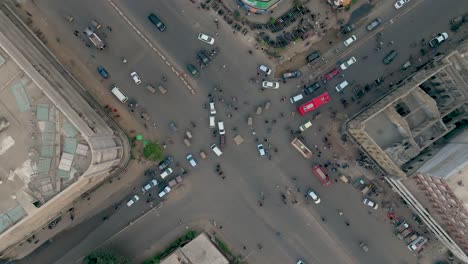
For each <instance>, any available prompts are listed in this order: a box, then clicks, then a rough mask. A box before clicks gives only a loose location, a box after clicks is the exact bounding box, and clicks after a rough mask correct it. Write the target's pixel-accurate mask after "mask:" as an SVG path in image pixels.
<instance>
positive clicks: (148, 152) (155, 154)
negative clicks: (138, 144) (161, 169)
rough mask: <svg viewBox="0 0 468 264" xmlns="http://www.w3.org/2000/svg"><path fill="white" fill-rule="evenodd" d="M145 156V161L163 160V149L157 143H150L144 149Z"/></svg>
mask: <svg viewBox="0 0 468 264" xmlns="http://www.w3.org/2000/svg"><path fill="white" fill-rule="evenodd" d="M143 156H144V157H145V159H150V160H161V159H162V158H163V149H162V147H161V146H160V145H159V144H157V143H155V142H148V144H146V145H145V147H144V148H143Z"/></svg>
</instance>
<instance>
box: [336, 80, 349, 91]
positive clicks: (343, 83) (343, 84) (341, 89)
mask: <svg viewBox="0 0 468 264" xmlns="http://www.w3.org/2000/svg"><path fill="white" fill-rule="evenodd" d="M348 84H349V83H348V81H346V80H345V81H342V82H341V83H340V84H338V85H337V86H336V87H335V90H336V91H337V92H341V91H343V90H344V88H346V87H347V86H348Z"/></svg>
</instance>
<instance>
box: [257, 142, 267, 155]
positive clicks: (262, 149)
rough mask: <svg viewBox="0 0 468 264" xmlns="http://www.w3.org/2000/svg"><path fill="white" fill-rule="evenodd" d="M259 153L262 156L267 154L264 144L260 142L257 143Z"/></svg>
mask: <svg viewBox="0 0 468 264" xmlns="http://www.w3.org/2000/svg"><path fill="white" fill-rule="evenodd" d="M257 149H258V153H259V154H260V157H261V156H265V148H264V147H263V144H258V145H257Z"/></svg>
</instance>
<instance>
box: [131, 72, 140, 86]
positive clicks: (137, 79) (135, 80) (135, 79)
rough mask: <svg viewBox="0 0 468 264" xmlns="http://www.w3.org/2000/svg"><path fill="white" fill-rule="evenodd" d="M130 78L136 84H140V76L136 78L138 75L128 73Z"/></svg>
mask: <svg viewBox="0 0 468 264" xmlns="http://www.w3.org/2000/svg"><path fill="white" fill-rule="evenodd" d="M130 76H131V77H132V79H133V81H134V82H135V83H136V84H140V83H141V79H140V76H138V73H136V72H132V73H130Z"/></svg>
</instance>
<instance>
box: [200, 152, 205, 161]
mask: <svg viewBox="0 0 468 264" xmlns="http://www.w3.org/2000/svg"><path fill="white" fill-rule="evenodd" d="M200 157H201V158H202V159H206V153H205V152H204V151H200Z"/></svg>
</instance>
